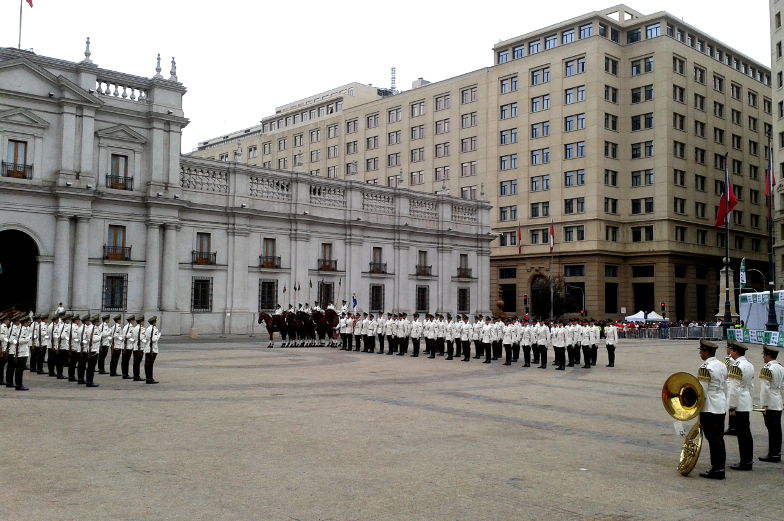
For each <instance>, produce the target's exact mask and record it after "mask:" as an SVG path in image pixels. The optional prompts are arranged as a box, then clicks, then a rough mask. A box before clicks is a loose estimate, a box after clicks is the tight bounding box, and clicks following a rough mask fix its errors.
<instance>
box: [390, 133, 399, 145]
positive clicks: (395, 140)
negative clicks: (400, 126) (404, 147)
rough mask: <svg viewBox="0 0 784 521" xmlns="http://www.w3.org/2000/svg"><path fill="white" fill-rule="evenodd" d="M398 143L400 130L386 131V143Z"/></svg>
mask: <svg viewBox="0 0 784 521" xmlns="http://www.w3.org/2000/svg"><path fill="white" fill-rule="evenodd" d="M399 144H400V131H399V130H395V131H394V132H388V133H387V145H399Z"/></svg>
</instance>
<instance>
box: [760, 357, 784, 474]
mask: <svg viewBox="0 0 784 521" xmlns="http://www.w3.org/2000/svg"><path fill="white" fill-rule="evenodd" d="M778 356H779V350H778V348H777V347H773V346H764V347H763V348H762V360H763V361H764V362H765V366H764V367H763V368H762V369H761V370H760V374H759V377H760V406H761V407H762V409H763V411H762V414H763V416H764V417H765V428H766V429H768V453H767V455H765V456H760V457H759V458H758V459H759V460H760V461H764V462H766V463H780V462H781V410H782V408H784V407H782V406H783V405H784V400H782V396H781V394H782V390H784V367H782V366H781V364H780V363H779V362H778V360H777V358H778Z"/></svg>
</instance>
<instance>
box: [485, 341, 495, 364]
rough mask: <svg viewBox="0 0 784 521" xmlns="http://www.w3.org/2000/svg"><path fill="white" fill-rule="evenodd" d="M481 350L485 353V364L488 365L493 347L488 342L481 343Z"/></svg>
mask: <svg viewBox="0 0 784 521" xmlns="http://www.w3.org/2000/svg"><path fill="white" fill-rule="evenodd" d="M482 350H483V351H484V352H485V362H487V363H488V364H489V363H490V358H491V357H492V355H493V345H492V344H490V343H488V342H482Z"/></svg>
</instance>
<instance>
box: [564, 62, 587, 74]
mask: <svg viewBox="0 0 784 521" xmlns="http://www.w3.org/2000/svg"><path fill="white" fill-rule="evenodd" d="M583 72H585V58H575V59H573V60H567V61H566V62H565V63H564V75H565V76H567V77H568V76H574V75H575V74H582V73H583Z"/></svg>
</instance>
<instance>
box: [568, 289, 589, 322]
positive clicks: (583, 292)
mask: <svg viewBox="0 0 784 521" xmlns="http://www.w3.org/2000/svg"><path fill="white" fill-rule="evenodd" d="M566 287H567V288H574V289H579V290H580V293H581V294H582V297H583V308H582V311H585V290H584V289H583V288H581V287H580V286H574V285H572V284H567V285H566ZM587 315H588V314H587V313H586V316H587Z"/></svg>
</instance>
